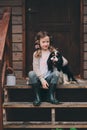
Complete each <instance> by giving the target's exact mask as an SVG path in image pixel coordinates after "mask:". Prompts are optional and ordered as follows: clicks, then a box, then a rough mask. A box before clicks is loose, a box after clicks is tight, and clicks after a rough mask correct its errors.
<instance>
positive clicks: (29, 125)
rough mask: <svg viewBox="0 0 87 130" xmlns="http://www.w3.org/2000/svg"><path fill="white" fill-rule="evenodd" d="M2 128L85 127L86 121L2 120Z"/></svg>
mask: <svg viewBox="0 0 87 130" xmlns="http://www.w3.org/2000/svg"><path fill="white" fill-rule="evenodd" d="M4 128H87V122H76V121H75V122H73V121H72V122H64V121H62V122H61V121H59V122H55V123H52V122H47V121H46V122H22V121H20V122H16V121H12V122H10V121H8V122H5V121H4Z"/></svg>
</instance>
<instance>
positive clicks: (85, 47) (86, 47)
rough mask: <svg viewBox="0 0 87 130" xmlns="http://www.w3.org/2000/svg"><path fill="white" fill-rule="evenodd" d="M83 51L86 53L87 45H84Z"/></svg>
mask: <svg viewBox="0 0 87 130" xmlns="http://www.w3.org/2000/svg"><path fill="white" fill-rule="evenodd" d="M84 51H87V43H85V44H84Z"/></svg>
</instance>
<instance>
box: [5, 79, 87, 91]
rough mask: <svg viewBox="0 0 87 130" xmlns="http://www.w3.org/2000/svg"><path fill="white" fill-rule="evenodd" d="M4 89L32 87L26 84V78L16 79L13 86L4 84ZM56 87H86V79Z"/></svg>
mask: <svg viewBox="0 0 87 130" xmlns="http://www.w3.org/2000/svg"><path fill="white" fill-rule="evenodd" d="M5 88H6V89H29V88H32V87H31V85H27V84H26V80H24V79H23V80H20V81H17V84H16V85H15V86H7V85H5ZM57 88H60V89H62V88H63V89H69V88H72V89H75V88H76V89H81V88H87V80H78V83H70V84H58V85H57Z"/></svg>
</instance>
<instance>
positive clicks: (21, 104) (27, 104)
mask: <svg viewBox="0 0 87 130" xmlns="http://www.w3.org/2000/svg"><path fill="white" fill-rule="evenodd" d="M3 108H87V102H61V103H59V104H57V105H55V104H51V103H47V102H42V104H41V105H40V106H34V105H33V103H32V102H4V103H3Z"/></svg>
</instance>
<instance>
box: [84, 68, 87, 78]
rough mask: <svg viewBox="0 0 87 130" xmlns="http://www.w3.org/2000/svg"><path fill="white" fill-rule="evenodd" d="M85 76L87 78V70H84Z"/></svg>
mask: <svg viewBox="0 0 87 130" xmlns="http://www.w3.org/2000/svg"><path fill="white" fill-rule="evenodd" d="M84 78H85V79H87V70H84Z"/></svg>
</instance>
